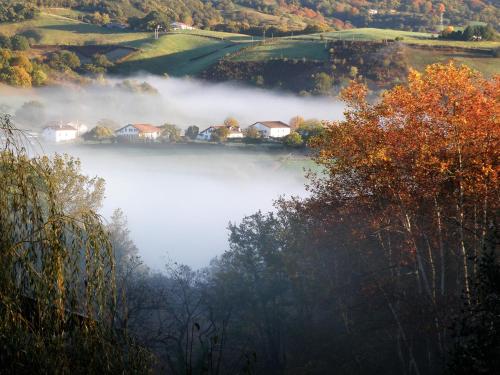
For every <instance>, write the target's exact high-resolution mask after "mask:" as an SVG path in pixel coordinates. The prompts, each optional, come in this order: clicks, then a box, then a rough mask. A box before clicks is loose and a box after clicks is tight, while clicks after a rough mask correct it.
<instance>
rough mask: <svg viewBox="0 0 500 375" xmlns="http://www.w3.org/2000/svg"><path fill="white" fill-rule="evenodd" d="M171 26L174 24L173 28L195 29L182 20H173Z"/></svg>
mask: <svg viewBox="0 0 500 375" xmlns="http://www.w3.org/2000/svg"><path fill="white" fill-rule="evenodd" d="M170 26H172V30H193V29H194V27H193V26H189V25H187V24H185V23H182V22H172V23H171V24H170Z"/></svg>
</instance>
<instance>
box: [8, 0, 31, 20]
mask: <svg viewBox="0 0 500 375" xmlns="http://www.w3.org/2000/svg"><path fill="white" fill-rule="evenodd" d="M37 15H38V8H37V7H35V6H34V5H32V4H30V2H27V1H11V0H0V23H2V22H21V21H26V20H31V19H33V18H35V17H36V16H37Z"/></svg>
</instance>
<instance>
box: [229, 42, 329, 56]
mask: <svg viewBox="0 0 500 375" xmlns="http://www.w3.org/2000/svg"><path fill="white" fill-rule="evenodd" d="M272 58H288V59H302V58H306V59H308V60H326V59H328V51H327V50H325V43H323V42H319V41H318V42H312V41H301V40H288V39H284V38H275V39H274V40H272V41H269V40H268V41H267V42H266V43H265V44H259V45H256V46H255V47H252V48H249V49H247V50H245V51H243V52H242V53H241V54H240V55H237V56H235V57H233V58H232V59H231V60H233V61H263V60H269V59H272Z"/></svg>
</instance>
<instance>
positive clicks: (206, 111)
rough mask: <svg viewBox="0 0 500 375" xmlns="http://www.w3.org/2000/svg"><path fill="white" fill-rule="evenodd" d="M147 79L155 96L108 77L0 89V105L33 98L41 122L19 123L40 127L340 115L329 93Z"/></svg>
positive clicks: (12, 107)
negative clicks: (103, 121)
mask: <svg viewBox="0 0 500 375" xmlns="http://www.w3.org/2000/svg"><path fill="white" fill-rule="evenodd" d="M135 80H137V81H138V82H147V83H149V84H150V85H151V86H153V87H154V88H155V89H156V90H157V91H158V94H157V95H148V94H141V93H136V92H131V91H128V90H125V89H123V88H120V83H121V82H122V81H123V80H118V79H111V80H108V81H106V83H102V84H92V85H87V86H80V87H74V86H71V87H67V86H66V87H63V86H59V87H45V88H39V89H31V90H16V89H10V88H9V89H7V88H4V89H1V90H0V93H1V97H0V105H4V106H5V105H6V107H5V108H7V109H8V110H9V112H11V113H12V114H14V113H15V112H16V111H17V110H18V109H19V108H20V107H21V106H22V104H23V103H25V102H27V101H31V100H36V101H39V102H41V103H43V105H44V112H45V116H44V118H43V119H39V120H37V121H40V122H42V123H33V124H25V125H28V126H31V127H34V128H40V127H42V126H44V125H45V124H44V123H43V122H47V121H49V120H52V121H54V120H55V121H59V120H62V121H76V120H78V121H82V122H85V123H87V124H88V125H90V126H94V125H95V124H96V122H97V121H99V120H100V119H103V118H108V119H112V120H114V121H116V122H117V123H118V124H120V125H125V124H127V123H145V122H147V123H152V124H156V125H161V124H164V123H173V124H176V125H178V126H180V127H182V128H186V127H187V126H189V125H197V126H199V127H203V126H209V125H213V124H217V123H220V122H222V121H223V120H224V119H225V118H226V117H228V116H232V117H235V118H236V119H238V120H239V121H240V123H241V125H242V126H243V127H245V126H247V125H250V124H252V123H254V122H256V121H262V120H281V121H285V122H287V121H289V120H290V118H291V117H293V116H296V115H300V116H302V117H304V118H317V119H321V120H333V119H338V118H340V117H341V116H342V105H341V104H340V103H338V102H336V101H334V100H333V99H331V98H319V97H299V96H296V95H290V94H284V93H277V92H273V91H268V90H263V89H256V88H249V87H241V86H237V85H233V84H227V83H221V84H212V83H206V82H201V81H197V80H194V79H178V78H168V79H165V78H161V77H157V76H140V77H136V78H135Z"/></svg>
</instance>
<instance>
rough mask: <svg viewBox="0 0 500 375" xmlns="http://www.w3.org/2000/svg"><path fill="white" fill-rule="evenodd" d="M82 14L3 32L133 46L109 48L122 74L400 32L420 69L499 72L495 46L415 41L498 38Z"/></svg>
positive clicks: (172, 70) (310, 51) (321, 53)
mask: <svg viewBox="0 0 500 375" xmlns="http://www.w3.org/2000/svg"><path fill="white" fill-rule="evenodd" d="M237 10H238V11H248V12H250V11H252V10H251V9H245V8H242V7H238V8H237ZM83 15H84V13H82V12H77V11H74V10H68V9H64V8H52V9H45V10H43V11H42V12H41V14H40V16H39V17H38V18H37V19H35V20H30V21H25V22H19V23H11V24H0V33H3V34H7V35H14V34H16V33H21V32H25V31H28V30H30V31H32V30H34V31H35V32H36V34H37V36H38V37H37V43H38V44H43V45H77V46H78V45H79V46H83V45H93V44H106V45H116V46H117V47H119V46H125V47H133V48H135V49H137V51H136V52H134V53H132V54H130V55H128V54H129V53H130V51H129V50H124V51H121V50H119V49H117V50H114V51H112V52H109V53H108V57H109V58H110V59H112V60H113V61H116V60H120V62H121V63H120V64H118V65H117V67H116V68H115V71H116V72H118V73H121V74H128V73H133V72H137V71H147V72H151V73H155V74H163V73H168V74H169V75H173V76H183V75H196V74H198V73H200V72H201V71H203V70H204V69H206V68H208V67H210V66H211V65H213V64H215V63H216V62H217V61H219V60H220V59H221V58H223V57H225V58H227V59H228V60H231V61H234V62H238V61H267V60H270V59H274V58H289V59H306V60H315V61H316V60H319V61H327V60H328V51H327V50H326V49H325V41H329V40H338V39H343V40H360V41H362V40H366V41H372V40H383V39H396V38H402V42H403V43H405V44H408V45H410V46H409V47H408V49H407V58H408V61H409V62H410V64H411V65H412V66H414V67H416V68H418V69H422V68H423V67H425V65H426V64H429V63H433V62H437V61H447V60H448V59H450V58H453V59H456V60H457V61H459V62H463V63H465V64H468V65H470V66H472V67H473V68H476V69H478V70H480V71H482V72H483V73H485V74H487V75H491V74H494V73H500V59H499V58H493V57H490V56H489V54H490V52H487V53H484V52H483V53H482V54H473V53H465V52H463V51H462V52H453V51H434V50H424V49H421V48H414V47H412V45H424V46H447V47H466V48H473V49H478V50H487V51H490V50H491V49H493V48H500V43H499V42H462V41H443V40H437V39H434V38H432V35H431V34H428V33H418V32H408V31H398V30H389V29H372V28H362V29H351V30H343V31H334V32H326V33H322V34H310V35H295V36H293V37H283V38H273V39H269V38H268V39H267V41H266V43H265V44H262V43H257V42H259V41H260V38H258V37H253V38H252V37H249V36H247V35H242V34H233V33H224V32H215V31H205V30H190V31H183V32H174V33H169V34H166V35H165V34H164V35H162V36H161V37H160V39H159V40H155V39H154V38H153V35H152V33H147V32H128V31H117V30H108V29H106V28H104V27H100V26H97V25H92V24H88V23H84V22H81V21H79V19H80V18H81V17H82V16H83ZM273 17H274V16H270V15H268V18H269V22H270V23H272V22H274V21H276V19H275V18H273ZM297 22H300V20H298V21H297ZM252 41H253V42H254V44H252ZM43 52H44V50H39V51H34V53H43ZM127 55H128V56H127ZM122 60H123V61H122Z"/></svg>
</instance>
